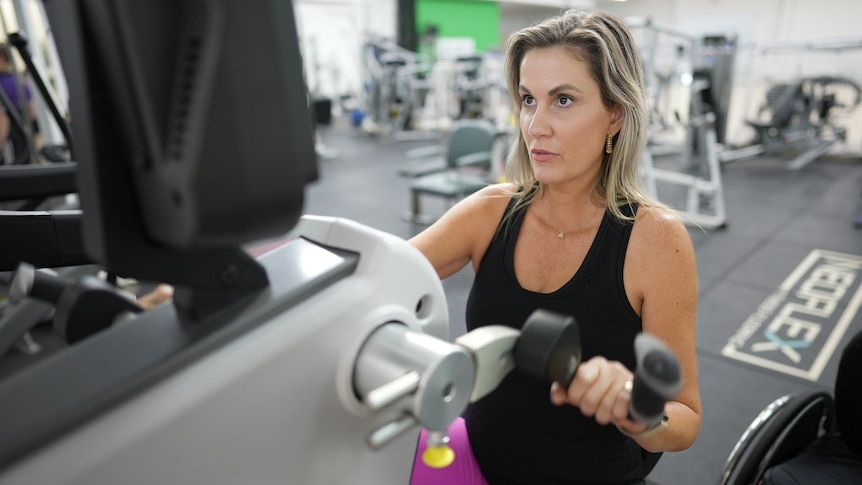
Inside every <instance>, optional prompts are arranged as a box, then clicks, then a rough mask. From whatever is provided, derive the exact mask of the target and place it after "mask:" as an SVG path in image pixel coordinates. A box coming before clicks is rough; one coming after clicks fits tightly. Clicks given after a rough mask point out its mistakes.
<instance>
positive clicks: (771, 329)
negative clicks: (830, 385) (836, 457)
mask: <svg viewBox="0 0 862 485" xmlns="http://www.w3.org/2000/svg"><path fill="white" fill-rule="evenodd" d="M860 306H862V256H857V255H853V254H844V253H836V252H832V251H824V250H820V249H815V250H813V251H811V253H809V254H808V256H806V258H805V259H804V260H803V261H802V263H800V264H799V266H798V267H797V268H796V269H795V270H794V271H793V273H791V274H790V276H788V277H787V279H786V280H784V282H783V283H782V284H781V286H780V287H779V288H778V289H777V290H776V291H775V292H774V293H773V294H772V295H770V296H769V297H768V298H767V299H766V300H764V301H763V303H761V304H760V306H759V307H758V308H757V311H755V312H754V313H753V314H752V315H751V316H750V317H748V319H746V320H745V322H744V323H743V324H742V326H741V327H740V328H739V330H737V332H736V334H735V335H733V336H732V337H731V338H730V340H728V342H727V344H726V345H725V346H724V348H723V349H722V350H721V353H722V355H724V356H725V357H729V358H732V359H736V360H741V361H743V362H747V363H749V364H753V365H757V366H760V367H765V368H767V369H771V370H774V371H777V372H783V373H785V374H789V375H793V376H797V377H802V378H804V379H809V380H812V381H816V380H817V379H818V378H819V377H820V374H821V373H822V372H823V368H824V367H825V366H826V363H827V362H828V361H829V357H830V356H831V355H832V354H833V353H834V352H835V351H836V348H837V347H838V344H839V343H840V342H841V338H842V337H843V336H844V333H845V332H846V331H847V327H848V326H850V323H851V322H852V321H853V318H854V317H855V316H856V315H857V314H858V312H859V308H860Z"/></svg>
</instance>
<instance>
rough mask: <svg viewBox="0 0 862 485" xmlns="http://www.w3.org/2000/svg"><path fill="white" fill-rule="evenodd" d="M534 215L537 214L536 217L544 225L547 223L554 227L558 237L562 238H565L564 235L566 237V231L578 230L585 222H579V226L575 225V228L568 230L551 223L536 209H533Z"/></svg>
mask: <svg viewBox="0 0 862 485" xmlns="http://www.w3.org/2000/svg"><path fill="white" fill-rule="evenodd" d="M533 215H534V216H536V218H537V219H539V221H540V222H541V223H542V224H544V225H546V226H548V227H550V228H551V229H553V230H555V231H557V237H558V238H560V239H563V238H564V237H566V233H569V232H572V231H577V230H578V229H580V228H581V226H583V223H581V224H578V225H577V226H575V227H573V228H571V229H569V230H568V231H563V230H560V228H558V227H557V226H555V225H553V224H551V223H550V222H548V221H546V220H545V219H544V218H543V217H542V216H540V215H539V214H538V213H537V212H536V211H533Z"/></svg>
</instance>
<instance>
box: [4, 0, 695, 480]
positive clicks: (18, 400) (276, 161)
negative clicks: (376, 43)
mask: <svg viewBox="0 0 862 485" xmlns="http://www.w3.org/2000/svg"><path fill="white" fill-rule="evenodd" d="M46 6H47V7H48V8H47V11H48V12H49V17H50V18H51V19H52V28H53V29H54V30H55V32H56V35H57V38H58V40H60V39H62V42H58V46H61V55H62V58H63V59H64V63H65V66H66V68H67V69H66V72H67V76H68V82H69V87H70V102H71V105H72V110H73V112H74V113H76V115H75V120H76V122H75V123H74V125H73V127H72V130H73V134H74V136H75V146H76V153H77V154H78V155H77V157H78V158H79V169H80V170H79V171H78V178H79V182H80V184H79V185H80V187H79V191H80V198H81V204H82V228H83V242H84V247H85V250H86V251H87V253H88V254H89V255H91V256H92V257H93V259H94V260H95V261H96V262H98V263H99V264H100V265H102V266H103V267H105V268H108V269H110V270H111V271H115V272H116V273H118V274H122V275H126V276H130V277H136V278H142V279H146V280H151V281H164V282H167V283H170V284H172V285H174V286H175V288H176V290H175V294H174V299H173V300H172V301H171V302H170V303H166V304H163V305H161V306H159V307H157V308H155V309H153V310H149V311H140V310H141V309H140V308H138V307H137V305H136V304H135V303H134V302H133V301H131V300H129V299H128V297H127V295H124V294H122V293H121V292H118V291H114V289H112V288H111V287H108V286H106V285H102V284H99V283H97V282H95V281H94V280H93V279H92V278H88V277H81V278H77V279H70V278H62V277H58V275H55V274H52V273H51V272H50V271H44V270H41V269H37V268H35V267H33V266H32V265H31V266H28V265H21V266H19V267H18V269H17V271H16V273H15V275H14V277H13V279H12V282H11V289H10V296H11V300H12V304H13V305H16V306H15V307H13V308H12V313H11V314H10V313H6V314H4V316H3V319H2V320H0V335H3V336H5V337H4V339H5V340H2V341H4V342H9V341H10V339H9V338H6V337H8V335H6V334H5V333H4V332H6V331H11V332H13V334H14V333H17V332H24V331H26V330H27V329H28V328H32V327H28V326H27V325H25V324H27V323H29V322H33V321H36V320H40V319H41V318H42V317H44V316H45V313H53V315H52V316H51V317H50V321H51V324H50V328H49V329H48V331H49V332H53V333H55V334H57V335H59V336H60V337H62V339H63V341H64V343H65V346H62V347H61V348H58V349H57V350H56V351H55V352H52V353H46V354H45V355H43V356H42V358H39V356H38V353H37V352H36V351H34V353H36V355H37V356H36V360H37V361H36V362H34V363H33V364H32V365H26V366H23V367H21V368H18V369H15V371H14V372H11V373H9V374H7V375H4V376H3V377H2V378H0V483H2V484H4V485H7V484H8V485H12V484H16V485H17V484H30V483H40V484H53V483H64V484H75V483H79V484H85V483H86V484H88V485H99V484H109V483H110V484H114V483H120V482H122V483H128V484H136V483H140V484H143V483H147V484H150V483H206V482H219V483H275V482H283V481H289V482H291V483H327V484H339V483H351V484H371V483H374V484H378V483H406V482H407V480H408V478H409V474H410V469H411V468H412V463H413V454H414V453H415V450H416V440H417V437H418V435H419V426H422V427H425V428H427V429H428V430H429V431H430V432H431V433H429V435H430V436H431V439H432V440H433V443H431V444H432V446H431V449H433V450H435V452H432V455H434V454H435V453H436V456H431V457H426V459H427V460H429V462H431V463H434V464H436V465H437V466H445V464H446V463H447V462H448V461H450V460H451V459H453V457H451V456H450V455H448V454H447V453H446V447H445V443H446V436H445V429H446V426H447V425H448V424H449V423H450V422H451V421H452V420H454V419H455V417H456V416H457V415H458V413H459V412H460V411H461V410H463V407H464V405H465V404H466V403H467V402H468V401H469V400H470V399H478V398H479V397H481V396H482V395H483V393H485V392H489V391H490V390H492V389H493V388H494V387H495V385H496V382H499V379H500V378H502V376H504V375H505V374H506V373H507V372H509V371H511V370H512V369H513V368H515V367H519V368H521V369H528V371H529V372H532V373H534V375H536V376H538V377H540V378H544V379H547V380H557V381H558V382H564V383H565V382H569V380H570V379H571V376H572V375H573V374H574V372H575V371H576V369H577V366H578V364H579V360H580V354H579V346H578V345H577V336H578V333H577V328H576V326H575V324H574V321H573V319H572V318H571V317H565V316H554V315H551V316H548V315H542V314H539V315H538V316H537V318H536V320H534V321H533V320H531V321H528V322H526V323H525V326H524V328H523V329H521V330H520V331H517V330H514V329H511V328H507V327H486V328H484V329H482V330H481V332H477V333H473V332H471V333H469V334H467V335H465V336H463V337H461V338H459V339H456V341H455V342H449V341H448V335H447V331H448V328H447V327H448V319H447V313H446V312H447V305H446V302H445V295H444V293H443V288H442V283H441V282H440V280H439V278H438V277H437V274H436V272H435V271H434V269H433V268H432V266H431V264H430V263H429V262H428V261H427V259H425V258H424V257H423V256H422V254H421V253H420V252H419V251H418V250H417V249H416V248H414V247H413V246H412V245H410V244H409V243H407V242H406V241H404V240H403V239H400V238H397V237H395V236H392V235H389V234H386V233H383V232H380V231H376V230H374V229H371V228H368V227H365V226H361V225H359V224H356V223H354V222H351V221H347V220H343V219H339V218H325V217H315V216H310V215H301V209H302V203H303V200H304V189H305V186H306V184H308V183H310V182H311V181H312V180H314V179H315V178H316V176H317V170H316V168H317V167H316V160H315V157H314V137H313V133H312V130H311V121H310V117H309V116H308V105H307V102H308V100H307V98H306V96H305V94H306V90H305V89H304V86H303V79H302V77H301V73H302V69H301V65H300V58H299V50H298V47H297V45H296V44H297V40H296V32H295V20H294V17H293V10H292V5H291V3H290V2H270V1H264V0H255V1H249V0H221V1H218V0H207V1H196V0H187V1H179V2H178V1H176V0H152V1H149V2H137V1H134V0H46ZM264 20H266V21H264ZM237 38H238V39H243V41H244V42H243V43H236V42H229V41H228V40H229V39H237ZM250 47H253V48H254V49H255V51H256V52H259V53H260V55H261V56H263V57H264V58H266V59H268V60H269V61H270V62H260V58H258V57H255V58H254V59H251V58H249V57H248V56H242V55H241V54H242V53H244V52H246V50H247V49H248V48H250ZM171 54H173V55H171ZM249 83H251V84H253V85H255V86H258V87H259V88H260V89H261V90H262V91H266V92H270V93H271V94H272V96H271V98H270V100H271V102H270V103H267V104H266V105H264V106H253V107H249V106H248V105H247V103H243V102H241V101H244V100H245V97H244V96H245V94H244V91H243V90H241V89H231V88H236V87H237V86H244V87H247V86H248V85H249ZM96 93H99V94H100V95H101V96H99V97H96V96H95V94H96ZM180 110H181V111H182V112H178V111H180ZM244 110H252V111H244ZM251 112H253V113H254V115H255V116H254V117H250V116H248V115H249V114H250V113H251ZM250 119H255V120H258V122H256V123H249V122H248V120H250ZM284 126H289V127H290V130H288V131H287V132H285V131H284V130H283V129H282V128H283V127H284ZM158 127H165V128H166V129H165V130H159V129H157V128H158ZM229 132H233V134H234V135H235V136H233V137H227V136H224V134H225V133H229ZM250 134H253V135H254V136H252V137H250V136H248V135H250ZM237 140H254V141H255V143H254V144H248V143H237ZM191 182H194V183H191ZM225 183H229V184H231V185H232V186H233V188H234V190H233V192H234V193H236V192H239V193H241V194H242V195H243V197H240V198H237V199H236V200H231V201H230V205H231V207H230V208H229V209H226V208H225V206H224V205H223V202H224V200H223V199H224V196H223V194H224V193H225V192H224V191H223V190H222V188H223V186H222V184H225ZM243 183H246V184H247V185H244V186H243ZM237 206H239V207H237ZM226 211H227V212H226ZM231 211H234V212H231ZM284 236H286V242H285V243H284V244H282V245H279V246H277V247H276V248H274V249H273V250H271V251H270V252H268V253H266V254H263V255H261V256H260V257H258V258H252V257H251V256H250V255H249V253H248V252H246V251H245V250H244V249H243V248H242V245H244V244H247V243H249V242H251V241H259V240H261V239H266V238H272V237H284ZM34 303H42V304H46V305H47V306H46V305H42V307H41V308H36V309H35V310H34V308H33V304H34ZM23 310H27V312H24V311H23ZM37 310H38V311H42V312H43V314H42V315H41V316H39V315H35V314H36V313H38V311H37ZM34 315H35V316H34ZM25 317H26V318H25ZM536 329H538V331H537V330H536ZM530 341H532V342H533V343H532V344H530V343H529V342H530ZM635 346H636V347H635V348H636V352H637V354H638V362H639V364H638V369H636V382H635V385H634V388H633V391H632V393H633V394H632V396H633V407H632V415H633V416H635V417H637V418H638V419H641V420H643V421H646V422H650V421H652V420H654V419H655V418H656V410H657V409H658V410H661V409H662V408H663V405H664V401H665V400H666V399H669V398H672V396H673V395H674V394H675V393H676V392H677V391H678V386H679V382H680V381H679V379H680V377H681V376H680V372H679V369H678V366H677V364H678V363H677V362H676V360H675V358H674V356H673V355H672V354H671V353H669V351H667V349H666V348H664V347H663V346H662V344H661V343H660V342H659V341H657V340H655V339H654V338H652V339H651V338H650V337H649V336H648V335H644V336H643V337H639V339H638V340H637V341H636V342H635ZM4 348H5V351H6V352H8V351H9V350H10V346H9V345H6V346H5V347H4ZM536 348H539V349H541V351H534V349H536ZM0 365H2V361H0ZM634 403H639V404H637V405H636V404H634ZM641 404H642V405H641Z"/></svg>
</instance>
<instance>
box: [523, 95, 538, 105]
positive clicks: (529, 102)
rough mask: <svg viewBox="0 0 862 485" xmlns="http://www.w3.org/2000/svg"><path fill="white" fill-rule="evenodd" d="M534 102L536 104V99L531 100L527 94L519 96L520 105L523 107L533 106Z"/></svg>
mask: <svg viewBox="0 0 862 485" xmlns="http://www.w3.org/2000/svg"><path fill="white" fill-rule="evenodd" d="M535 102H536V99H535V98H533V97H532V96H530V95H529V94H525V95H523V96H521V103H522V104H524V105H525V106H532V105H533V104H535Z"/></svg>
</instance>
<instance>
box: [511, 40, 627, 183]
mask: <svg viewBox="0 0 862 485" xmlns="http://www.w3.org/2000/svg"><path fill="white" fill-rule="evenodd" d="M518 92H519V96H520V98H521V113H520V117H519V123H520V128H521V133H522V134H523V136H524V140H525V142H526V144H527V151H528V152H529V153H530V160H531V163H532V166H533V171H534V173H535V175H536V179H537V180H538V181H539V182H542V183H543V184H548V185H553V184H560V183H566V182H572V181H576V180H580V181H581V182H588V183H590V184H591V183H592V181H593V180H594V179H595V178H596V177H597V176H598V174H599V170H600V169H601V164H602V159H603V157H604V153H605V142H606V140H607V136H608V134H612V135H614V134H616V133H617V132H618V131H619V129H620V126H621V124H622V111H621V110H620V109H618V108H615V109H608V108H606V107H605V105H604V104H602V100H601V95H600V91H599V85H598V83H596V81H594V80H593V78H592V77H591V76H590V71H589V67H588V66H587V63H586V62H584V61H581V60H579V59H578V58H577V57H575V56H574V55H573V54H572V51H570V50H567V49H566V48H564V47H550V48H543V49H532V50H530V51H528V52H527V53H526V54H525V55H524V58H523V60H522V61H521V69H520V86H519V88H518Z"/></svg>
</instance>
